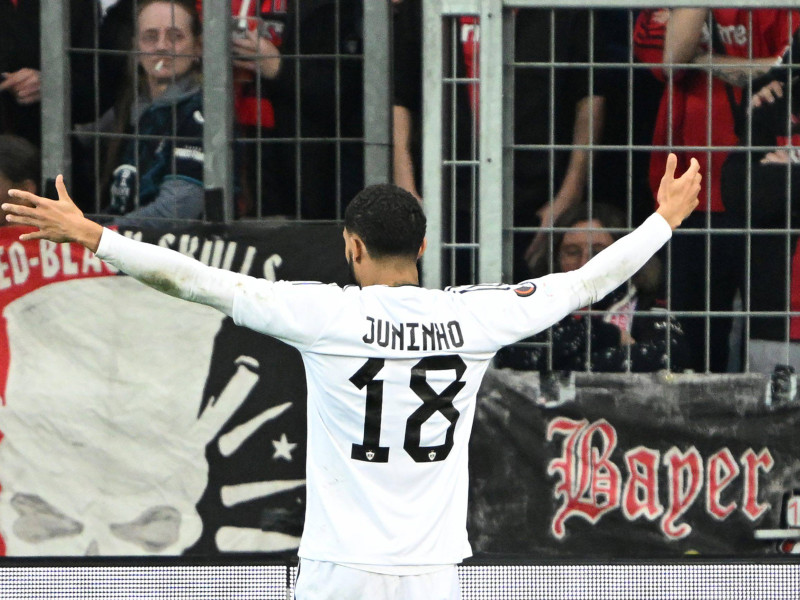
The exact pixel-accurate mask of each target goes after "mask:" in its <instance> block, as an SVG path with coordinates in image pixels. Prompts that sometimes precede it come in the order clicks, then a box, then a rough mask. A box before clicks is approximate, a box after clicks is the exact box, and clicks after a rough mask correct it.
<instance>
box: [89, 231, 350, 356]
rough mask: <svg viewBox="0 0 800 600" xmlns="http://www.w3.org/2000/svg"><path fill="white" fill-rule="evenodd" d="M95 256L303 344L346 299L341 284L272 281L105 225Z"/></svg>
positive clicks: (311, 340) (307, 343)
mask: <svg viewBox="0 0 800 600" xmlns="http://www.w3.org/2000/svg"><path fill="white" fill-rule="evenodd" d="M96 254H97V256H98V258H101V259H102V260H104V261H106V262H108V263H109V264H111V265H112V266H114V267H116V268H117V269H119V270H120V271H122V272H123V273H127V274H128V275H130V276H131V277H133V278H135V279H138V280H139V281H141V282H142V283H144V284H146V285H149V286H150V287H152V288H154V289H156V290H158V291H160V292H164V293H165V294H169V295H170V296H175V297H177V298H182V299H183V300H189V301H191V302H198V303H200V304H206V305H208V306H212V307H214V308H216V309H218V310H220V311H222V312H223V313H225V314H226V315H228V316H232V317H233V320H234V322H235V323H236V324H237V325H242V326H244V327H249V328H250V329H253V330H255V331H258V332H259V333H265V334H267V335H270V336H272V337H275V338H278V339H279V340H282V341H284V342H286V343H288V344H291V345H293V346H295V347H298V348H306V347H308V346H310V345H311V344H313V343H314V342H315V341H316V340H317V339H318V338H319V336H320V334H321V333H322V331H323V330H324V328H325V327H326V326H327V325H328V323H329V322H330V320H331V316H332V315H334V314H335V313H336V311H337V310H338V307H339V306H340V304H339V302H338V301H337V300H339V299H341V297H342V289H341V288H340V287H339V286H337V285H325V284H320V283H315V282H291V281H268V280H266V279H258V278H255V277H251V276H249V275H242V274H239V273H233V272H231V271H226V270H224V269H217V268H215V267H209V266H206V265H204V264H203V263H201V262H199V261H197V260H195V259H193V258H190V257H188V256H184V255H183V254H180V253H179V252H175V251H174V250H170V249H168V248H161V247H159V246H154V245H153V244H145V243H143V242H138V241H136V240H132V239H130V238H126V237H124V236H122V235H120V234H118V233H116V232H114V231H111V230H110V229H103V235H102V237H101V238H100V244H99V246H98V248H97V252H96Z"/></svg>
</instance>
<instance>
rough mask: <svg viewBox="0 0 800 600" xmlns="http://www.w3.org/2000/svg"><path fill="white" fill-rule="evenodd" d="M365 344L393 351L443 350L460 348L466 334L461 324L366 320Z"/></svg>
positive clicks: (451, 322)
mask: <svg viewBox="0 0 800 600" xmlns="http://www.w3.org/2000/svg"><path fill="white" fill-rule="evenodd" d="M366 328H367V332H366V333H365V334H364V336H363V337H362V338H361V339H362V340H363V341H364V343H365V344H373V345H375V344H377V345H378V346H381V347H382V348H391V349H392V350H422V351H441V350H451V349H454V348H461V346H463V345H464V335H463V334H462V332H461V325H460V324H459V322H458V321H450V322H448V323H392V322H390V321H387V320H385V319H376V318H375V317H367V322H366Z"/></svg>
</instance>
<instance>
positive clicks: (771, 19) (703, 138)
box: [634, 8, 800, 372]
mask: <svg viewBox="0 0 800 600" xmlns="http://www.w3.org/2000/svg"><path fill="white" fill-rule="evenodd" d="M798 15H800V13H797V12H796V11H795V12H790V11H785V10H773V9H770V10H753V11H747V10H739V9H715V10H713V11H712V14H711V15H710V19H711V22H712V28H710V29H709V27H708V26H707V21H708V19H709V11H708V10H707V9H703V8H698V9H695V8H691V9H688V8H687V9H675V10H672V11H668V10H657V11H643V12H642V13H641V14H640V15H639V18H638V19H637V23H636V29H635V31H634V47H635V51H636V56H637V58H638V59H639V60H641V61H643V62H648V63H662V64H663V65H664V66H663V67H661V68H657V69H655V70H654V73H655V74H656V76H657V77H659V78H661V79H662V80H663V81H664V82H665V84H666V85H665V88H664V94H663V96H662V100H661V105H660V107H659V113H658V116H657V119H656V127H655V131H654V133H653V145H654V146H663V145H667V144H669V145H671V146H673V147H678V148H679V147H681V146H685V147H687V148H688V150H687V151H685V152H680V151H678V152H677V154H678V161H679V164H682V165H684V166H685V165H686V164H688V162H687V161H688V160H689V153H692V155H695V154H697V158H698V160H699V161H700V163H701V172H702V173H703V177H704V181H705V182H706V183H707V186H706V188H705V189H706V190H707V193H706V194H704V195H702V196H701V199H700V200H701V203H700V206H699V208H698V210H697V211H696V212H695V213H694V214H693V215H692V217H691V218H690V219H688V220H687V221H686V224H685V225H686V229H685V230H682V233H681V234H680V235H677V236H675V238H674V239H673V241H672V260H673V261H675V262H676V264H680V265H683V266H684V268H683V269H682V271H681V275H680V277H678V276H672V275H670V279H669V294H670V297H671V306H670V308H671V309H672V310H676V311H703V312H706V311H711V313H712V316H711V318H710V320H709V326H708V327H706V325H705V319H704V318H703V317H700V316H697V317H692V316H685V317H682V318H681V321H682V327H683V329H684V331H685V332H686V335H687V338H688V340H689V346H690V347H691V348H692V349H693V351H694V354H695V356H694V358H693V360H692V363H691V366H692V368H693V369H694V370H697V371H706V370H710V371H713V372H724V371H727V370H728V364H729V358H730V357H729V341H728V338H729V335H730V331H731V325H732V319H731V318H730V317H720V316H714V315H713V312H715V311H730V310H732V308H733V300H734V297H735V295H736V293H737V291H738V289H739V287H740V284H741V281H742V265H743V260H744V255H743V243H742V242H743V240H742V236H741V235H731V234H725V233H714V231H715V230H717V229H725V228H737V227H741V226H742V225H743V223H742V222H741V221H738V220H737V219H736V217H735V215H731V214H730V213H729V212H728V211H726V207H725V205H724V202H723V197H722V194H721V188H720V179H721V178H720V170H721V168H722V164H723V163H724V161H725V158H726V156H727V154H728V152H727V150H715V149H714V148H715V147H723V148H724V147H730V146H734V145H736V144H737V143H738V136H737V134H736V115H737V112H736V111H737V108H736V107H737V106H738V104H739V102H740V99H741V95H742V88H743V87H744V86H747V85H748V82H749V78H750V77H752V76H754V75H756V74H763V73H764V72H766V71H767V70H768V68H769V66H770V65H772V64H774V63H775V61H776V59H777V58H778V57H780V56H781V54H783V52H784V50H785V48H786V46H787V43H788V40H789V37H790V32H791V30H792V28H794V27H796V26H797V25H798V24H800V18H798ZM751 17H752V21H751ZM790 26H791V27H790ZM751 52H752V54H751ZM687 63H693V64H696V65H698V67H699V68H696V69H692V68H685V67H684V66H683V65H685V64H687ZM672 65H676V66H672ZM711 115H713V121H712V123H709V120H708V119H709V117H710V116H711ZM712 125H713V126H712ZM698 146H700V147H707V148H708V149H709V150H708V151H707V152H705V153H702V152H701V153H699V154H698V153H697V152H696V149H695V148H696V147H698ZM665 160H666V156H665V154H664V153H663V152H659V151H655V152H653V153H652V155H651V161H650V184H651V189H652V190H653V193H654V194H655V192H656V190H657V187H658V182H659V179H660V175H659V174H658V173H659V169H662V170H663V167H664V163H665ZM708 226H710V229H711V232H710V233H709V235H708V236H705V235H698V234H697V233H696V231H697V230H701V231H702V230H706V229H707V227H708ZM692 229H694V230H695V231H694V232H693V231H691V230H692ZM707 264H709V265H710V270H708V269H707V268H706V265H707ZM707 298H708V299H707ZM737 350H738V349H737ZM706 352H708V360H706ZM734 358H735V357H734Z"/></svg>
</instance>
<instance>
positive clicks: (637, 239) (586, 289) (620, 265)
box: [569, 213, 672, 312]
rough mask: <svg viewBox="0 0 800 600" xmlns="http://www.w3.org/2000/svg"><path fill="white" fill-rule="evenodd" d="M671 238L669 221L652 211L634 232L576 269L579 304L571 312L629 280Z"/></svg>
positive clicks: (596, 299)
mask: <svg viewBox="0 0 800 600" xmlns="http://www.w3.org/2000/svg"><path fill="white" fill-rule="evenodd" d="M671 237H672V228H671V227H670V226H669V223H667V221H666V219H664V217H662V216H661V215H659V214H658V213H653V214H652V215H650V216H649V217H648V218H647V220H645V222H644V223H642V224H641V225H640V226H639V227H637V228H636V229H634V230H633V231H632V232H631V233H629V234H628V235H626V236H624V237H621V238H620V239H618V240H617V241H616V242H614V243H613V244H611V245H610V246H609V247H608V248H606V249H605V250H603V251H602V252H600V253H599V254H598V255H597V256H595V257H594V258H592V260H590V261H589V262H587V263H586V264H585V265H583V266H582V267H581V268H580V269H577V270H576V271H573V272H572V273H574V274H575V275H576V276H577V277H578V288H577V293H578V306H576V307H574V308H572V309H571V310H570V311H569V312H572V310H576V309H578V308H580V307H582V306H587V305H589V304H593V303H595V302H597V301H598V300H600V299H601V298H603V297H604V296H606V294H610V293H611V292H613V291H614V290H615V289H617V288H618V287H619V286H621V285H622V284H623V283H625V282H626V281H628V279H630V278H631V277H633V276H634V275H635V274H636V272H637V271H638V270H639V269H641V268H642V267H643V266H644V265H645V263H646V262H647V261H648V260H650V258H652V256H653V255H654V254H655V253H656V252H658V251H659V250H660V249H661V246H663V245H664V244H666V243H667V242H668V241H669V239H670V238H671Z"/></svg>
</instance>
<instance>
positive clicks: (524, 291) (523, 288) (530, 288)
mask: <svg viewBox="0 0 800 600" xmlns="http://www.w3.org/2000/svg"><path fill="white" fill-rule="evenodd" d="M535 291H536V285H535V284H533V283H531V282H529V281H527V282H525V283H522V284H520V285H518V286H517V287H515V288H514V293H515V294H516V295H517V296H519V297H520V298H527V297H528V296H532V295H533V293H534V292H535Z"/></svg>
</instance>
